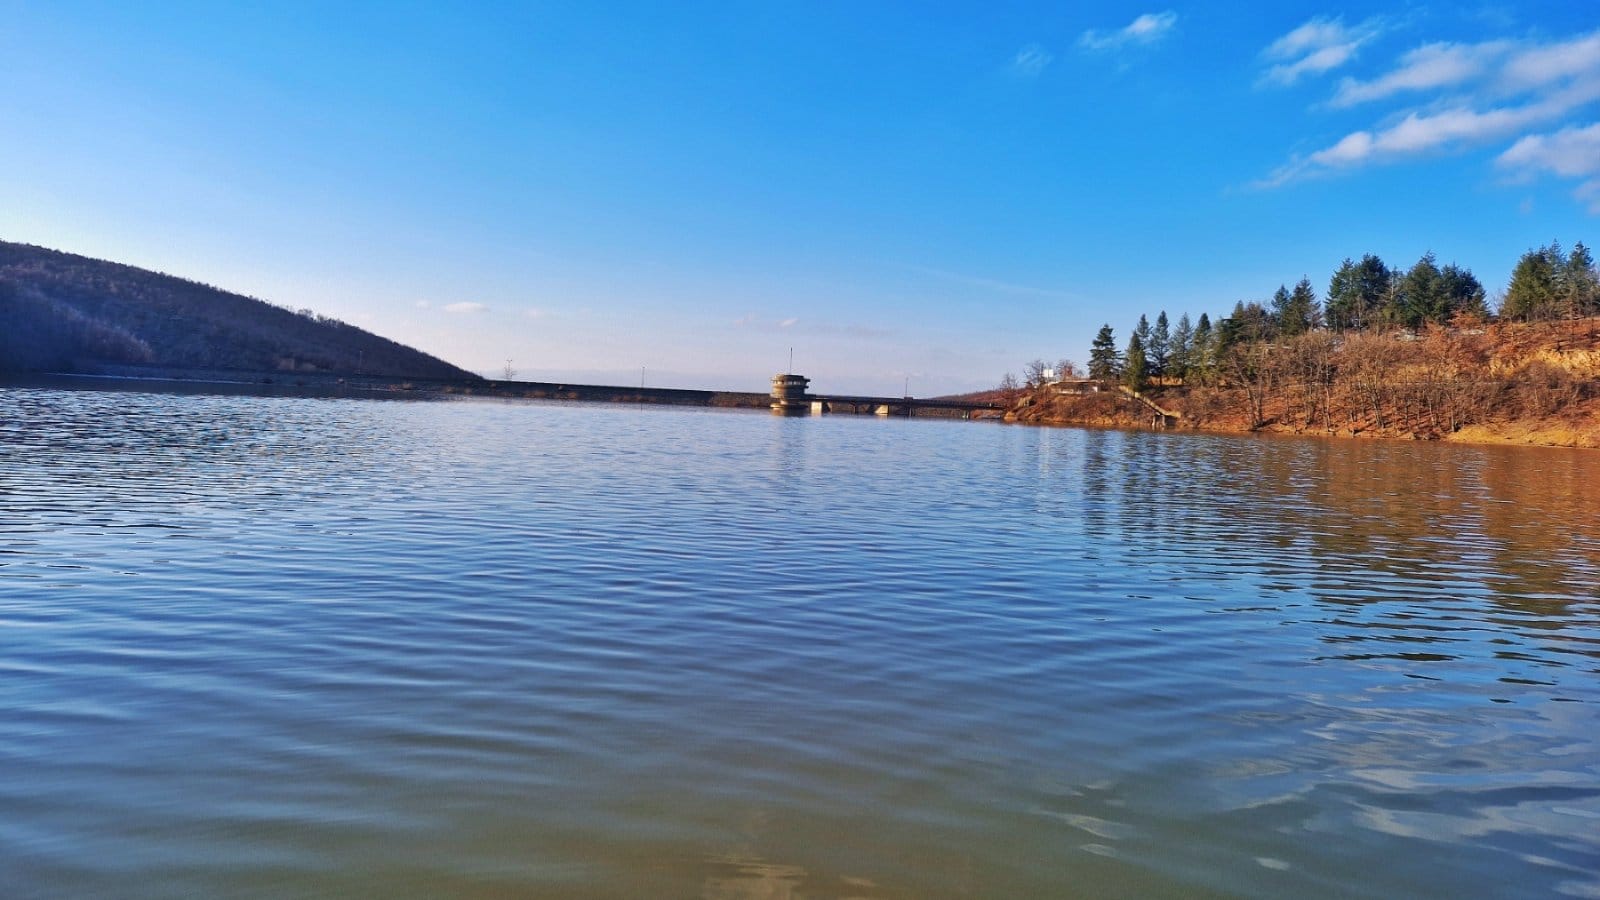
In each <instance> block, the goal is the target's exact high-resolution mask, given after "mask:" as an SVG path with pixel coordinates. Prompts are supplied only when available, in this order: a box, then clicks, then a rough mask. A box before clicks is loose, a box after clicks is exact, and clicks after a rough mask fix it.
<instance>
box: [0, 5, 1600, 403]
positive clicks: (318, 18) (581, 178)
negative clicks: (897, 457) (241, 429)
mask: <svg viewBox="0 0 1600 900" xmlns="http://www.w3.org/2000/svg"><path fill="white" fill-rule="evenodd" d="M442 6H443V5H442V4H399V3H384V4H371V5H357V4H343V5H339V6H337V8H335V7H334V6H333V5H332V4H320V3H319V4H305V5H296V4H281V3H274V4H194V5H186V4H156V3H149V4H145V3H141V4H79V3H69V2H49V3H43V2H17V0H0V21H3V23H4V24H3V25H0V76H3V78H4V85H5V89H4V90H3V91H0V198H3V199H0V238H4V239H7V240H15V241H26V242H29V243H36V244H42V245H45V246H50V247H57V248H60V249H65V250H71V251H74V252H79V253H85V254H89V255H93V256H100V257H105V258H110V259H114V260H118V261H121V262H128V263H132V264H135V265H141V266H146V267H150V268H154V269H159V270H162V271H167V272H171V273H174V274H179V275H184V276H186V277H191V278H195V279H197V280H201V281H205V282H208V283H211V284H215V285H218V286H221V287H226V288H229V289H232V290H237V291H241V292H244V293H248V294H251V295H254V296H258V297H262V298H264V299H268V300H272V301H274V302H277V303H281V304H285V305H289V306H293V307H296V308H299V307H308V308H311V309H314V310H316V311H318V312H321V313H325V314H328V315H333V316H337V317H339V318H342V319H345V320H347V321H350V322H353V323H356V324H358V325H361V326H363V327H366V328H369V329H371V330H373V331H376V332H378V333H380V334H383V335H386V336H389V337H393V338H395V339H397V340H401V341H404V342H407V343H410V344H413V345H416V346H419V347H421V348H423V349H425V350H428V351H430V352H433V353H436V354H438V355H440V356H443V357H444V358H446V359H449V360H451V361H452V362H455V363H457V364H460V365H463V366H466V367H468V368H472V369H476V370H479V371H483V372H486V373H488V372H493V371H497V370H498V369H499V368H500V367H501V366H502V365H504V362H505V360H506V359H511V360H513V365H514V367H515V368H516V369H517V370H518V372H519V373H520V374H521V376H522V377H525V378H538V377H546V378H552V379H557V380H571V381H579V380H589V381H619V380H620V381H623V382H625V383H631V382H633V381H636V380H637V379H638V377H639V371H640V369H641V367H642V368H643V369H644V371H645V377H646V380H647V381H648V382H650V383H652V384H659V385H673V386H709V387H726V388H743V389H760V387H761V385H762V383H763V382H764V380H765V379H766V378H767V377H768V376H769V375H770V374H771V373H772V372H775V371H779V370H781V369H783V368H785V366H786V364H787V360H788V352H789V348H791V347H792V348H793V349H794V358H795V368H796V369H797V370H798V371H801V372H803V373H805V374H807V375H810V376H811V377H812V378H813V379H814V381H815V384H816V387H818V388H819V389H826V390H836V391H889V392H892V393H898V392H899V391H900V390H901V389H902V385H903V384H904V381H905V379H907V378H909V379H910V383H911V390H912V393H914V394H918V395H931V394H935V393H943V392H949V391H957V390H966V389H972V388H978V387H988V386H992V385H993V384H994V383H996V382H997V381H998V380H999V378H1000V376H1001V375H1002V374H1004V373H1005V372H1006V371H1007V370H1011V371H1020V370H1021V367H1022V365H1023V363H1024V362H1026V361H1027V360H1028V359H1031V358H1034V357H1044V358H1047V359H1052V360H1053V359H1057V358H1060V357H1063V356H1066V357H1071V358H1074V359H1077V360H1079V361H1080V362H1081V361H1082V360H1083V359H1084V357H1085V356H1086V355H1087V348H1088V344H1089V340H1090V338H1091V337H1092V336H1093V334H1094V331H1095V330H1096V329H1097V328H1098V327H1099V326H1100V324H1101V323H1102V322H1109V323H1110V324H1112V326H1113V327H1114V328H1115V329H1116V330H1117V334H1118V337H1119V340H1120V339H1122V338H1124V337H1125V336H1126V334H1127V330H1128V328H1129V327H1130V326H1131V325H1132V324H1133V322H1134V321H1135V320H1136V319H1137V318H1138V315H1139V314H1140V313H1141V312H1148V313H1150V314H1152V316H1153V314H1154V313H1155V312H1156V311H1158V310H1162V309H1165V310H1167V311H1168V312H1169V313H1170V314H1171V315H1172V317H1173V318H1174V319H1176V317H1177V315H1178V313H1180V312H1183V311H1188V312H1190V313H1191V314H1196V315H1197V314H1198V313H1200V312H1203V311H1204V312H1210V313H1212V314H1213V316H1215V315H1217V314H1219V313H1225V312H1226V311H1227V310H1229V309H1231V308H1232V306H1233V304H1234V302H1235V301H1237V300H1240V299H1265V298H1266V297H1267V296H1269V295H1270V294H1271V292H1272V291H1273V289H1274V288H1276V287H1277V286H1278V285H1279V284H1280V283H1284V282H1289V283H1292V282H1294V281H1296V280H1298V279H1299V278H1300V277H1301V276H1302V275H1305V276H1309V277H1310V278H1311V280H1312V282H1313V284H1315V285H1316V286H1317V288H1318V290H1319V292H1320V291H1321V290H1323V289H1324V288H1325V287H1326V285H1327V281H1328V276H1329V275H1330V274H1331V272H1332V271H1333V269H1334V267H1335V266H1336V265H1337V264H1338V262H1339V261H1340V260H1341V259H1342V258H1344V257H1345V256H1359V255H1360V254H1362V253H1364V252H1374V253H1378V254H1379V255H1381V256H1383V257H1384V258H1385V259H1386V260H1388V261H1389V262H1390V263H1391V264H1405V265H1409V264H1410V263H1412V262H1414V261H1415V260H1416V259H1417V258H1418V257H1419V256H1421V255H1422V254H1423V253H1424V252H1427V251H1430V250H1431V251H1433V252H1434V253H1435V254H1437V256H1438V257H1439V259H1440V261H1441V262H1444V261H1452V260H1453V261H1456V262H1458V263H1460V264H1463V265H1466V266H1469V267H1471V268H1472V269H1473V270H1474V271H1475V272H1476V273H1477V274H1478V276H1479V277H1480V278H1481V279H1482V280H1483V281H1484V283H1485V284H1486V285H1487V286H1488V287H1489V289H1490V292H1491V294H1492V293H1494V292H1496V291H1498V290H1500V289H1502V288H1503V287H1504V285H1505V281H1506V278H1507V277H1508V274H1509V272H1510V268H1511V266H1512V265H1513V264H1514V262H1515V260H1516V257H1517V255H1518V254H1520V253H1521V252H1522V251H1523V250H1525V249H1527V248H1529V247H1532V246H1537V245H1540V244H1543V243H1545V242H1548V241H1550V240H1552V239H1559V240H1561V241H1562V242H1563V243H1564V244H1567V245H1570V244H1571V243H1572V242H1573V241H1575V240H1585V241H1587V242H1589V243H1591V244H1592V243H1595V242H1597V241H1600V229H1597V228H1596V227H1595V226H1596V224H1597V223H1600V4H1596V3H1593V2H1590V0H1573V2H1562V3H1504V4H1495V3H1486V4H1483V5H1481V6H1478V5H1473V4H1472V3H1470V2H1469V3H1467V4H1455V3H1452V4H1434V5H1427V4H1409V5H1397V4H1376V3H1374V4H1345V5H1342V6H1333V5H1328V4H1320V3H1306V4H1297V3H1279V4H1271V5H1267V4H1261V5H1260V8H1249V7H1248V6H1247V5H1241V4H1216V3H1212V4H1205V5H1184V4H1177V5H1170V6H1169V5H1163V4H1123V3H1099V4H1092V3H1079V4H1065V3H1054V4H1045V3H1020V2H1019V3H1006V2H986V3H981V4H978V3H974V4H967V5H962V6H956V5H951V4H944V5H937V6H938V8H937V9H935V8H934V7H935V6H936V5H934V4H911V3H905V4H896V3H887V2H884V3H877V2H848V3H833V4H830V3H815V2H813V3H804V4H800V3H795V4H774V3H704V4H701V3H674V4H628V3H611V4H596V3H560V4H510V5H502V4H465V3H463V4H450V5H449V6H450V8H449V9H448V10H446V9H442V8H440V7H442Z"/></svg>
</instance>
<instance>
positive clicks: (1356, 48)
mask: <svg viewBox="0 0 1600 900" xmlns="http://www.w3.org/2000/svg"><path fill="white" fill-rule="evenodd" d="M1382 33H1383V22H1382V20H1380V19H1368V20H1366V21H1365V22H1362V23H1360V24H1358V25H1346V24H1345V23H1344V20H1343V19H1328V18H1316V19H1311V20H1309V21H1307V22H1306V23H1304V24H1302V25H1300V26H1299V27H1298V28H1295V29H1294V30H1293V31H1290V32H1289V33H1288V34H1285V35H1283V36H1282V37H1280V38H1278V39H1277V40H1275V41H1273V42H1272V43H1271V44H1269V45H1268V46H1267V49H1265V50H1263V51H1261V55H1262V56H1263V57H1264V58H1266V59H1268V60H1273V61H1274V62H1273V64H1272V65H1271V66H1270V67H1268V69H1267V71H1266V72H1264V73H1262V76H1261V81H1262V83H1265V84H1277V85H1291V84H1294V83H1295V82H1297V81H1299V80H1300V79H1301V78H1303V77H1305V76H1307V75H1321V74H1322V73H1324V72H1330V71H1332V70H1334V69H1337V68H1339V67H1340V66H1343V65H1344V64H1346V63H1348V62H1350V61H1351V60H1353V59H1355V58H1356V55H1357V54H1358V53H1359V52H1360V50H1361V46H1362V45H1363V44H1365V43H1367V42H1368V41H1370V40H1372V39H1373V38H1375V37H1377V36H1378V35H1380V34H1382Z"/></svg>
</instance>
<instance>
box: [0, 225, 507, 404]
mask: <svg viewBox="0 0 1600 900" xmlns="http://www.w3.org/2000/svg"><path fill="white" fill-rule="evenodd" d="M123 365H143V366H153V367H161V368H171V369H228V370H236V371H243V372H279V371H282V372H291V371H292V372H336V373H351V374H364V375H381V376H397V377H406V378H473V379H475V378H477V376H475V375H473V374H472V373H470V372H467V371H465V370H463V369H459V368H456V367H455V366H452V365H450V364H449V363H447V362H445V361H443V360H441V359H438V358H436V357H433V356H429V355H428V354H426V353H423V352H421V351H419V350H414V349H412V348H410V347H407V346H405V345H404V344H399V343H396V342H395V341H391V340H389V339H387V338H383V337H379V336H377V335H375V334H372V333H371V332H368V331H363V330H362V329H360V328H357V327H355V326H354V325H349V324H346V323H344V322H341V321H339V320H337V319H332V318H328V317H326V316H318V315H315V314H313V313H312V312H311V311H310V310H301V311H299V312H295V311H293V310H289V309H285V308H283V307H279V306H274V305H272V304H270V303H266V302H263V301H261V300H257V299H254V298H252V297H245V296H242V295H239V294H233V293H229V292H227V291H223V290H219V289H217V288H214V287H210V286H207V285H204V284H199V283H197V282H194V281H187V280H185V279H182V278H175V277H173V276H171V275H163V274H160V273H158V272H151V271H147V270H145V269H138V268H134V267H133V266H125V265H120V264H118V263H113V262H106V261H104V260H98V259H90V258H89V257H86V256H78V255H76V254H72V253H62V252H60V251H57V250H47V249H45V248H43V247H34V246H31V245H28V244H13V243H8V242H5V241H0V370H8V369H9V370H13V371H18V370H20V371H65V372H94V371H98V370H101V369H103V368H104V367H106V366H123Z"/></svg>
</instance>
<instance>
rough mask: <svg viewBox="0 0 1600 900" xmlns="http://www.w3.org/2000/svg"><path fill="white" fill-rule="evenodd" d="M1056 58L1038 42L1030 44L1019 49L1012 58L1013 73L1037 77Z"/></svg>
mask: <svg viewBox="0 0 1600 900" xmlns="http://www.w3.org/2000/svg"><path fill="white" fill-rule="evenodd" d="M1054 60H1055V57H1054V56H1051V55H1050V53H1049V52H1048V51H1046V50H1045V49H1044V48H1043V47H1040V46H1039V45H1038V44H1029V45H1028V46H1026V47H1023V48H1022V49H1021V50H1018V51H1017V55H1016V56H1014V57H1012V59H1011V74H1013V75H1017V76H1020V77H1022V78H1036V77H1038V76H1039V74H1040V73H1041V72H1043V71H1044V70H1045V67H1046V66H1048V65H1050V63H1051V62H1053V61H1054Z"/></svg>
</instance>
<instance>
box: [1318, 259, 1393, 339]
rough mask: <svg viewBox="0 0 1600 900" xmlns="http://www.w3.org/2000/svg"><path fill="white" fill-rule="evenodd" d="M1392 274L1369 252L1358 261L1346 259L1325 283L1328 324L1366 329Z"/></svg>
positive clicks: (1345, 329)
mask: <svg viewBox="0 0 1600 900" xmlns="http://www.w3.org/2000/svg"><path fill="white" fill-rule="evenodd" d="M1390 280H1391V273H1390V271H1389V267H1388V266H1387V265H1385V264H1384V262H1383V260H1381V259H1379V258H1378V257H1376V256H1373V255H1372V254H1371V253H1368V254H1367V255H1365V256H1363V257H1361V262H1359V263H1357V262H1351V261H1350V260H1349V259H1346V260H1345V261H1344V262H1343V263H1342V264H1340V266H1339V269H1338V271H1336V272H1334V273H1333V280H1332V281H1330V282H1329V283H1328V304H1327V318H1328V327H1329V328H1332V329H1334V330H1335V331H1347V330H1357V331H1359V330H1360V329H1363V328H1368V327H1370V326H1371V325H1372V320H1373V318H1374V317H1375V315H1376V314H1377V312H1378V310H1379V309H1380V308H1382V306H1383V301H1384V298H1385V297H1386V296H1387V295H1388V293H1389V283H1390Z"/></svg>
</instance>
